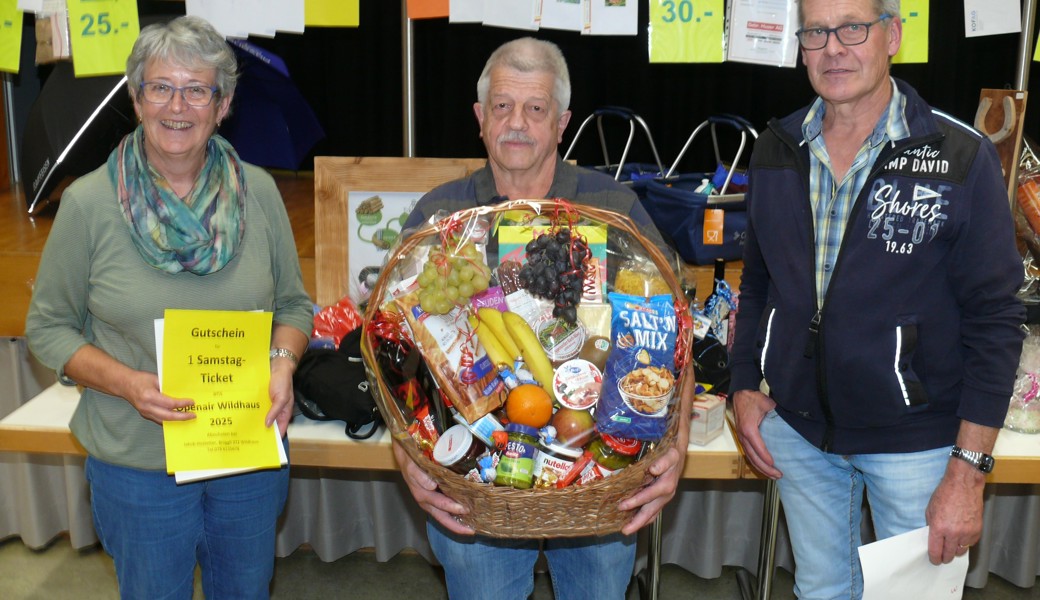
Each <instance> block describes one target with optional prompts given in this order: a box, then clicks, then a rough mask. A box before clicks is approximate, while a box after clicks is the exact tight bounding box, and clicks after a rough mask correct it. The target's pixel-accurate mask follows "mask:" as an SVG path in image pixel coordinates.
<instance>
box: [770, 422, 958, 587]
mask: <svg viewBox="0 0 1040 600" xmlns="http://www.w3.org/2000/svg"><path fill="white" fill-rule="evenodd" d="M759 431H760V432H761V433H762V439H763V440H764V441H765V444H766V447H767V448H768V449H769V452H770V453H771V454H772V455H773V460H774V462H775V465H776V467H777V468H778V469H780V471H781V472H782V473H783V477H781V478H780V480H779V481H778V482H777V486H778V489H779V490H780V502H781V504H782V505H783V507H784V515H785V517H786V519H787V529H788V533H789V535H790V538H791V549H792V550H793V551H794V562H795V574H794V581H795V585H794V591H795V595H796V596H797V597H798V598H799V599H801V600H825V599H826V600H829V599H832V598H833V599H839V598H840V599H841V600H849V599H850V598H851V599H852V600H858V599H859V598H861V597H862V596H863V573H862V570H861V568H860V564H859V553H858V551H857V548H858V547H859V546H860V545H861V543H862V542H861V541H860V521H861V520H862V513H863V510H862V508H863V490H864V487H865V488H866V491H867V501H868V502H869V503H870V514H871V516H872V520H873V523H874V532H875V534H876V536H877V539H879V540H881V539H885V538H888V537H892V536H893V535H897V534H900V533H905V532H907V531H910V530H913V529H918V528H920V527H924V526H925V525H926V523H925V516H924V511H925V509H926V508H927V507H928V501H929V500H930V499H931V497H932V492H934V491H935V488H936V487H937V486H938V485H939V481H940V480H941V479H942V476H943V473H944V472H945V470H946V463H947V462H948V461H949V458H950V446H945V447H942V448H936V449H934V450H926V451H924V452H911V453H904V454H854V455H840V454H829V453H826V452H823V451H821V450H820V449H819V448H816V447H815V446H813V445H812V444H810V443H809V442H807V441H806V440H805V438H803V437H802V436H801V435H800V434H799V433H798V432H797V431H795V430H794V429H792V428H791V426H790V425H788V424H787V423H786V422H785V421H784V420H783V419H782V418H781V417H780V416H778V415H777V414H776V412H775V411H773V412H770V413H768V414H767V415H766V417H765V419H764V420H763V421H762V425H761V426H760V428H759Z"/></svg>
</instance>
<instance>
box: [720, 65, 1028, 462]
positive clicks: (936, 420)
mask: <svg viewBox="0 0 1040 600" xmlns="http://www.w3.org/2000/svg"><path fill="white" fill-rule="evenodd" d="M897 85H899V89H900V90H901V91H902V93H903V94H905V95H906V99H907V102H906V113H905V114H906V118H907V121H908V123H909V128H910V137H909V138H907V139H904V140H900V141H898V142H896V143H895V145H894V147H893V145H892V144H891V143H888V144H886V146H885V148H884V150H882V153H881V155H880V156H879V157H878V160H877V161H876V162H875V164H874V165H873V166H872V167H871V172H870V177H869V179H868V181H867V182H866V184H865V185H864V187H863V190H862V192H861V193H860V195H859V197H858V198H857V199H856V202H855V205H854V208H853V209H852V212H851V214H850V215H849V221H848V225H847V227H846V230H845V235H844V240H843V242H842V246H841V250H840V253H839V256H838V259H837V261H836V264H835V266H834V270H833V274H832V278H831V282H830V285H829V287H828V290H827V295H826V297H825V298H824V303H823V307H822V309H821V308H820V307H818V306H817V301H816V284H815V278H814V269H815V263H814V244H815V242H814V233H813V218H812V210H811V208H810V204H809V191H808V190H809V187H808V185H809V183H808V182H809V179H808V177H809V151H808V145H807V144H800V142H801V141H802V134H801V124H802V122H803V120H804V119H805V115H806V113H807V111H808V108H805V109H803V110H800V111H798V112H797V113H795V114H793V115H790V116H788V117H786V118H784V119H783V120H780V121H777V120H774V121H773V122H771V123H770V125H769V130H768V131H767V132H765V133H764V134H763V135H762V137H760V138H759V139H758V141H757V142H756V144H755V152H754V154H753V156H752V159H751V167H750V180H749V190H748V193H747V201H748V202H747V204H748V236H747V242H746V246H745V250H744V272H743V276H742V281H741V286H740V303H739V312H738V316H737V322H736V338H735V342H734V346H733V356H732V360H731V370H732V383H731V390H732V391H737V390H742V389H759V385H760V383H761V381H762V379H763V377H764V378H765V380H766V381H767V382H768V387H769V391H770V395H771V397H772V398H773V399H774V400H775V401H776V402H777V405H778V406H777V411H778V413H779V414H780V416H781V417H782V418H783V419H784V420H785V421H786V422H788V423H789V424H790V425H791V426H792V427H794V429H796V430H797V431H798V432H799V433H801V434H802V435H803V436H804V437H805V438H806V439H807V440H809V441H810V442H811V443H812V444H814V445H816V446H817V447H820V448H822V449H824V450H826V451H830V452H835V453H840V454H853V453H882V452H916V451H920V450H926V449H931V448H938V447H940V446H943V445H949V444H952V443H953V442H954V440H955V439H956V434H957V430H958V427H959V425H960V420H961V419H964V420H967V421H971V422H973V423H978V424H981V425H985V426H991V427H1000V426H1001V425H1002V423H1003V420H1004V416H1005V413H1006V411H1007V406H1008V401H1009V399H1010V397H1011V392H1012V387H1013V383H1014V378H1015V370H1016V368H1017V366H1018V358H1019V353H1020V351H1021V346H1022V338H1023V332H1022V328H1021V324H1022V322H1023V321H1024V318H1025V310H1024V308H1023V306H1022V304H1021V302H1020V301H1019V300H1018V298H1017V296H1016V292H1017V290H1018V288H1019V286H1020V285H1021V283H1022V274H1023V268H1022V261H1021V257H1020V256H1019V254H1018V252H1017V250H1016V247H1015V234H1014V227H1013V223H1012V218H1011V213H1010V208H1009V203H1008V195H1007V190H1006V188H1005V186H1004V183H1003V180H1002V178H1001V168H1000V163H999V160H998V158H997V153H996V150H995V148H994V147H993V145H992V143H990V141H989V140H988V139H986V138H985V137H983V136H981V135H980V134H979V133H978V132H977V131H975V130H974V129H972V128H970V127H968V126H966V125H964V124H963V123H960V122H958V121H956V120H954V119H952V118H951V117H949V116H948V115H944V114H942V113H940V112H938V111H935V110H933V109H932V108H931V107H930V106H928V105H927V104H926V103H925V102H924V101H923V100H922V99H921V98H920V97H919V96H918V95H917V93H916V92H915V91H914V90H913V88H911V87H910V86H908V85H906V84H905V83H903V82H899V81H897Z"/></svg>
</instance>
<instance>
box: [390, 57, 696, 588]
mask: <svg viewBox="0 0 1040 600" xmlns="http://www.w3.org/2000/svg"><path fill="white" fill-rule="evenodd" d="M477 98H478V102H476V103H475V104H474V107H473V108H474V113H475V115H476V118H477V122H478V123H479V125H480V136H481V138H482V139H483V140H484V145H485V147H486V148H487V152H488V164H487V166H485V167H484V168H483V169H481V170H479V171H477V172H475V173H474V174H473V175H471V176H470V177H468V178H466V179H462V180H458V181H454V182H450V183H447V184H445V185H442V186H440V187H438V188H436V189H434V190H432V191H431V192H429V193H428V194H426V195H425V196H423V198H422V199H421V200H419V202H418V204H417V205H416V207H415V209H414V211H413V212H412V213H411V215H410V216H409V218H408V221H407V222H406V224H405V228H406V229H407V228H410V227H416V226H418V225H422V224H423V223H425V222H427V221H428V220H430V219H431V218H433V217H434V216H435V215H436V214H437V213H438V211H446V212H449V213H450V212H455V211H458V210H460V209H466V208H472V207H476V206H489V205H494V204H499V203H501V202H504V201H506V200H508V199H515V200H520V199H541V198H565V199H567V200H569V201H570V202H573V203H578V204H587V205H594V206H596V207H599V208H604V209H607V210H611V211H614V212H617V213H619V214H622V215H627V216H629V217H630V218H631V219H632V220H633V221H634V222H635V224H636V226H637V227H639V228H640V231H641V232H643V233H644V234H645V235H646V237H647V238H649V239H650V240H651V241H652V242H653V244H655V245H656V246H658V247H659V248H662V249H666V248H667V246H666V245H665V244H664V242H663V240H662V239H661V236H660V234H659V233H658V232H657V230H656V228H655V227H654V225H653V222H652V221H651V219H650V217H649V215H647V213H646V211H645V210H644V209H643V207H642V206H641V205H640V204H639V201H638V198H637V197H636V195H635V194H634V193H633V192H632V191H631V190H629V189H627V188H625V187H624V186H622V185H620V184H618V183H617V182H615V181H614V180H613V179H612V178H610V177H609V176H606V175H604V174H602V173H596V172H595V171H592V170H589V169H583V168H578V167H575V166H573V165H569V164H567V163H564V162H563V161H562V160H561V159H560V157H559V155H558V152H557V146H558V144H559V143H560V142H561V140H562V134H563V131H564V129H565V128H566V126H567V123H568V121H569V120H570V117H571V113H570V111H569V110H567V108H568V105H569V102H570V77H569V74H568V70H567V65H566V62H565V60H564V58H563V55H562V53H561V52H560V50H559V48H558V47H557V46H556V45H554V44H552V43H550V42H545V41H540V40H536V39H533V38H522V39H518V40H514V41H511V42H508V43H506V44H504V45H502V46H501V47H499V48H498V49H497V50H496V51H495V52H494V53H493V54H492V55H491V57H490V58H489V59H488V61H487V64H486V65H485V67H484V70H483V72H482V74H481V76H480V79H479V81H478V83H477ZM669 252H670V251H669ZM684 406H685V404H684ZM687 412H688V410H687V411H684V412H683V413H682V414H684V415H685V414H686V413H687ZM688 435H689V425H688V421H687V419H686V418H682V419H681V422H680V426H679V428H678V437H677V439H676V443H675V447H674V448H671V449H669V450H668V451H667V452H666V453H664V454H663V455H662V456H661V457H660V458H659V459H657V460H656V461H655V462H654V463H652V464H651V465H650V467H649V468H648V473H649V474H650V475H651V476H652V477H654V481H652V482H651V483H650V485H648V486H646V487H645V488H643V489H641V490H640V491H639V492H638V493H637V494H635V495H633V496H632V497H630V498H628V499H626V500H624V501H622V502H621V503H620V504H619V506H618V508H619V510H622V511H630V510H631V511H634V516H633V517H632V519H631V520H630V521H629V522H628V523H627V524H626V525H625V526H624V527H623V529H622V530H621V532H620V533H617V534H613V535H608V536H602V537H576V538H555V539H547V540H545V542H544V552H545V555H546V558H547V561H548V564H549V570H550V574H551V576H552V580H553V587H554V592H555V594H556V597H558V598H611V599H620V598H624V596H625V592H626V589H627V587H628V585H629V582H630V580H631V574H632V571H633V566H634V561H635V549H636V545H635V536H634V535H633V534H634V533H635V532H636V531H637V530H639V529H640V528H642V527H643V526H645V525H646V524H648V523H649V522H650V521H651V520H653V518H654V517H656V515H657V514H658V513H659V512H660V510H661V508H662V507H663V506H664V505H665V504H666V503H667V502H668V501H669V500H670V499H671V498H672V496H673V495H674V494H675V489H676V486H677V484H678V480H679V476H680V473H681V472H682V467H683V462H684V459H685V453H684V452H680V451H678V450H676V449H675V448H683V449H684V448H685V447H686V444H687V438H688ZM394 454H395V456H396V458H397V462H398V464H399V465H400V466H401V471H402V473H403V475H404V479H405V482H406V483H407V484H408V487H409V490H410V491H411V493H412V495H413V496H414V497H415V499H416V501H417V502H418V503H419V505H420V506H421V507H422V508H423V509H424V510H425V511H426V512H427V513H429V515H430V516H431V517H432V520H431V521H430V522H429V523H428V526H427V532H428V535H429V539H430V544H431V546H432V548H433V551H434V553H435V554H436V556H437V559H438V560H439V561H440V562H441V564H442V565H443V566H444V570H445V575H446V579H447V586H448V593H449V596H450V597H451V598H463V599H465V598H476V599H482V598H499V599H507V598H527V597H528V596H529V595H530V594H531V593H532V591H533V589H534V573H533V569H534V564H535V561H536V560H537V558H538V556H539V552H540V549H542V544H541V542H540V541H539V540H538V539H499V538H491V537H484V536H477V535H474V531H473V530H472V529H470V528H469V527H467V526H465V525H463V524H461V523H460V522H459V521H458V517H459V516H460V515H462V514H464V513H465V508H464V507H463V506H462V504H460V503H458V502H456V501H455V500H453V499H452V498H450V497H448V496H447V495H445V494H443V493H442V492H441V491H439V489H438V486H437V483H436V482H435V481H434V480H433V479H432V478H431V477H430V476H429V475H428V474H427V473H426V472H424V471H423V469H422V468H421V467H420V466H419V465H417V464H416V463H415V462H414V461H413V460H412V459H411V458H410V457H409V455H408V454H407V453H406V451H405V450H404V449H403V448H402V447H400V445H399V444H398V443H397V442H395V443H394Z"/></svg>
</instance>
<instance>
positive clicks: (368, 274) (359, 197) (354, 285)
mask: <svg viewBox="0 0 1040 600" xmlns="http://www.w3.org/2000/svg"><path fill="white" fill-rule="evenodd" d="M422 195H423V192H370V191H353V190H352V191H350V192H349V193H348V195H347V221H348V223H347V225H348V227H347V234H348V235H347V257H348V265H347V267H348V269H349V272H350V299H351V300H353V301H354V302H357V303H360V302H363V301H364V300H365V299H367V298H368V295H369V293H370V292H371V291H372V288H373V286H374V285H375V283H376V279H377V278H378V277H379V270H380V268H381V267H382V265H383V261H384V260H385V258H386V253H387V251H388V250H389V249H390V248H391V247H392V246H393V245H394V243H395V242H396V241H397V239H398V238H399V237H401V229H402V226H403V225H404V222H405V221H406V220H408V214H409V213H410V212H412V208H413V207H415V203H416V202H417V201H418V200H419V198H420V197H422Z"/></svg>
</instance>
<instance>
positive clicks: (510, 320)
mask: <svg viewBox="0 0 1040 600" xmlns="http://www.w3.org/2000/svg"><path fill="white" fill-rule="evenodd" d="M502 321H503V322H504V323H505V326H506V331H507V332H508V333H509V334H510V335H511V336H512V337H513V341H514V342H516V345H517V346H518V347H519V348H520V353H521V354H522V355H523V357H524V363H525V364H526V365H527V368H528V370H530V371H531V374H532V375H534V378H535V379H536V380H538V383H540V384H541V385H542V387H543V388H545V391H547V392H549V397H550V398H553V397H555V396H554V392H553V368H552V363H550V362H549V357H548V356H546V354H545V349H544V348H542V345H541V344H540V343H539V342H538V336H536V335H535V333H534V330H533V329H531V326H530V325H528V324H527V321H525V320H524V318H523V317H521V316H520V315H518V314H516V313H515V312H511V311H506V312H504V313H502Z"/></svg>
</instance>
